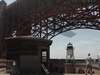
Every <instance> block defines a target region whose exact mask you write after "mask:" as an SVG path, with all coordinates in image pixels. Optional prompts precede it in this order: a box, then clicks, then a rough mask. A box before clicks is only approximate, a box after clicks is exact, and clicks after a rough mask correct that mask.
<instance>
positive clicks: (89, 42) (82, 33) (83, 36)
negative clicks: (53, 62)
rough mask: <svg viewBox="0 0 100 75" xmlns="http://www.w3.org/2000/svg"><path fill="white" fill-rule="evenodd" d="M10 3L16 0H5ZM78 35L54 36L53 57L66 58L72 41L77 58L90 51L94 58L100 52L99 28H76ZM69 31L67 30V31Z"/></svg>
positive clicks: (83, 56)
mask: <svg viewBox="0 0 100 75" xmlns="http://www.w3.org/2000/svg"><path fill="white" fill-rule="evenodd" d="M5 1H6V2H7V3H8V4H10V3H12V2H14V1H15V0H5ZM73 32H74V33H76V35H75V36H74V37H72V38H70V37H66V36H63V35H61V34H60V35H58V36H56V37H54V38H53V39H52V40H53V43H52V45H51V47H50V57H51V58H59V59H62V58H66V46H67V44H68V43H69V42H72V44H73V46H74V52H75V58H86V57H87V54H88V53H89V52H90V53H91V56H92V57H93V58H96V57H97V55H98V54H99V53H100V31H99V30H89V29H84V30H74V31H73ZM66 33H67V32H66Z"/></svg>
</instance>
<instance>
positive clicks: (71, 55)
mask: <svg viewBox="0 0 100 75" xmlns="http://www.w3.org/2000/svg"><path fill="white" fill-rule="evenodd" d="M73 59H74V47H73V45H72V44H71V43H70V42H69V43H68V44H67V49H66V60H73Z"/></svg>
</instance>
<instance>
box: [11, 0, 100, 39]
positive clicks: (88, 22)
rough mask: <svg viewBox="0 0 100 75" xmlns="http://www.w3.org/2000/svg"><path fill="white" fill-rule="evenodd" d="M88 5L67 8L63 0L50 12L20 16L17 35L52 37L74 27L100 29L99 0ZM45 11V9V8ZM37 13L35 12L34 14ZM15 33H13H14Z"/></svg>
mask: <svg viewBox="0 0 100 75" xmlns="http://www.w3.org/2000/svg"><path fill="white" fill-rule="evenodd" d="M89 1H90V2H89V3H88V4H86V6H81V4H80V6H78V5H76V6H73V5H72V4H71V5H70V6H69V8H67V5H66V3H65V0H61V2H59V3H58V4H57V5H56V6H55V7H53V9H52V10H49V12H47V11H45V13H44V12H42V11H41V12H40V11H36V12H31V15H28V16H24V19H21V18H19V17H18V19H17V23H18V24H17V26H16V28H13V27H12V30H13V32H14V31H16V33H15V32H14V33H15V35H16V36H20V35H32V36H33V38H42V39H52V38H53V37H54V36H56V35H58V34H60V33H63V32H66V31H69V30H74V29H86V28H88V29H96V30H100V19H99V18H100V14H99V11H100V10H99V5H98V1H97V0H89ZM43 11H44V10H43ZM34 13H35V14H34ZM14 33H13V34H14Z"/></svg>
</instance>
